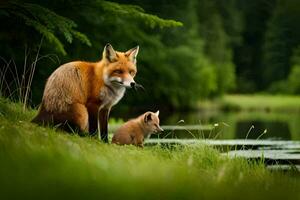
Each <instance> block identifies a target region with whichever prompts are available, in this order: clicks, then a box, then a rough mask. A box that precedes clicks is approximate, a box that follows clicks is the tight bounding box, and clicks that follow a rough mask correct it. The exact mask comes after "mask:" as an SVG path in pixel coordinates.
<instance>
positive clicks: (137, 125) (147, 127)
mask: <svg viewBox="0 0 300 200" xmlns="http://www.w3.org/2000/svg"><path fill="white" fill-rule="evenodd" d="M158 115H159V111H157V112H156V113H153V112H146V113H144V114H142V115H140V116H139V117H137V118H135V119H132V120H129V121H128V122H126V123H125V124H123V125H122V126H121V127H120V128H119V129H118V130H116V132H115V134H114V136H113V138H112V143H114V144H119V145H124V144H127V145H129V144H132V145H135V146H139V147H143V146H144V140H145V138H147V137H149V136H150V135H151V134H152V133H157V132H160V131H163V129H162V128H161V127H160V126H159V118H158Z"/></svg>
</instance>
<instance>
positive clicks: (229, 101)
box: [219, 94, 300, 112]
mask: <svg viewBox="0 0 300 200" xmlns="http://www.w3.org/2000/svg"><path fill="white" fill-rule="evenodd" d="M219 103H220V105H221V107H222V108H223V109H225V110H242V111H254V110H257V111H259V110H264V111H279V112H282V111H292V112H300V96H287V95H286V96H284V95H283V96H282V95H257V94H256V95H225V96H224V97H223V98H222V99H221V100H220V102H219Z"/></svg>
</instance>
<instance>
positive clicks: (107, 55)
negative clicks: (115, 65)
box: [103, 43, 117, 62]
mask: <svg viewBox="0 0 300 200" xmlns="http://www.w3.org/2000/svg"><path fill="white" fill-rule="evenodd" d="M103 58H104V59H107V60H108V61H109V62H115V61H116V60H117V54H116V52H115V50H114V48H113V47H112V46H111V44H109V43H107V44H106V45H105V47H104V50H103Z"/></svg>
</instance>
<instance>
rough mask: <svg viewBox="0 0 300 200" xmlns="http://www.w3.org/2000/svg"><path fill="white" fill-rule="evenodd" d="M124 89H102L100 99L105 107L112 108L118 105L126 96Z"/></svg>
mask: <svg viewBox="0 0 300 200" xmlns="http://www.w3.org/2000/svg"><path fill="white" fill-rule="evenodd" d="M125 90H126V89H125V88H124V87H104V88H102V89H101V91H100V94H99V97H100V100H101V101H102V105H103V107H107V108H109V107H112V106H114V105H116V104H117V103H118V102H119V101H120V100H121V99H122V97H123V96H124V93H125Z"/></svg>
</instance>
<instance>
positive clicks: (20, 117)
mask: <svg viewBox="0 0 300 200" xmlns="http://www.w3.org/2000/svg"><path fill="white" fill-rule="evenodd" d="M35 112H36V111H34V110H32V111H26V112H23V111H22V109H21V105H18V104H14V103H10V102H8V101H6V100H3V99H0V177H1V179H0V196H1V199H8V197H10V198H13V197H15V198H19V199H20V198H22V199H29V198H42V199H58V198H59V199H63V198H64V199H66V198H68V199H71V198H73V199H84V198H85V199H175V198H176V199H266V198H273V199H283V198H285V199H297V198H300V192H299V188H300V179H299V177H298V176H291V175H290V174H286V173H283V172H270V171H268V170H266V169H265V167H264V166H263V165H262V164H260V163H248V162H247V161H246V160H244V159H240V158H235V159H229V158H228V157H226V156H225V157H224V156H221V155H220V154H219V153H218V152H217V151H216V150H214V149H212V148H210V147H207V146H205V145H198V146H189V147H177V148H176V147H175V148H174V149H172V150H168V149H162V148H160V147H159V146H157V147H146V148H144V149H139V148H135V147H132V146H127V147H124V146H123V147H122V146H115V145H108V144H103V143H101V142H99V141H97V140H96V139H94V138H87V137H86V138H83V137H78V136H77V135H70V134H66V133H63V132H59V131H55V130H54V129H52V128H44V127H38V126H36V125H34V124H31V123H29V122H28V121H29V120H30V119H31V118H32V116H33V115H34V113H35Z"/></svg>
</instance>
